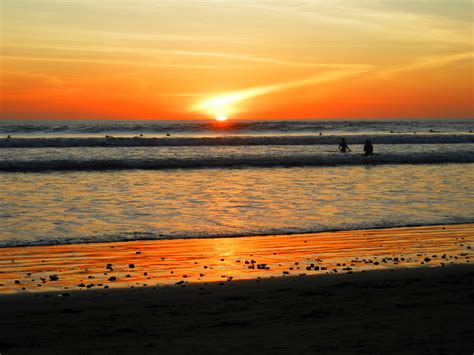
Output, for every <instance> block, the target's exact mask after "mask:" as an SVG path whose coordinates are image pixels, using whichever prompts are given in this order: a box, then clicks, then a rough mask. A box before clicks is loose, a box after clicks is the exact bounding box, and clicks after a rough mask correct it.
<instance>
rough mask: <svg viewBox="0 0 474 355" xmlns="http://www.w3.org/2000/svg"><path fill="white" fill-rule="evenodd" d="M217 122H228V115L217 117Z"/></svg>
mask: <svg viewBox="0 0 474 355" xmlns="http://www.w3.org/2000/svg"><path fill="white" fill-rule="evenodd" d="M216 121H227V116H226V115H218V116H216Z"/></svg>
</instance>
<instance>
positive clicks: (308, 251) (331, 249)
mask: <svg viewBox="0 0 474 355" xmlns="http://www.w3.org/2000/svg"><path fill="white" fill-rule="evenodd" d="M473 244H474V224H464V225H446V226H428V227H415V228H389V229H378V230H377V229H376V230H357V231H342V232H326V233H315V234H300V235H286V236H262V237H241V238H214V239H188V240H183V239H180V240H154V241H134V242H120V243H94V244H72V245H58V246H43V247H26V248H25V247H22V248H0V293H14V292H19V293H21V292H44V291H60V290H67V291H68V292H69V291H70V290H77V289H96V288H104V287H105V288H123V287H143V286H156V287H161V286H164V285H175V284H187V283H193V282H200V283H206V282H216V281H221V282H229V281H236V280H245V279H255V278H258V277H260V278H268V277H278V276H285V277H287V276H302V275H322V274H328V273H329V274H334V273H352V272H358V271H364V270H365V271H369V270H375V269H387V268H406V267H418V266H443V265H450V264H461V263H469V262H470V261H471V259H472V257H473V252H472V249H471V246H472V245H473Z"/></svg>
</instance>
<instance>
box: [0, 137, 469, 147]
mask: <svg viewBox="0 0 474 355" xmlns="http://www.w3.org/2000/svg"><path fill="white" fill-rule="evenodd" d="M348 138H349V144H363V143H364V141H365V140H366V139H367V138H370V139H371V140H372V141H373V143H375V144H460V143H474V134H449V135H448V134H446V135H444V134H443V135H440V134H423V135H421V134H420V135H416V134H410V135H408V134H390V135H369V136H368V135H354V136H350V137H348ZM340 139H341V138H340V136H335V135H330V136H308V135H304V136H226V137H200V138H197V137H165V138H140V137H133V138H122V137H117V138H12V139H7V138H4V139H0V148H70V147H173V146H174V147H179V146H247V145H248V146H252V145H253V146H256V145H327V144H338V143H339V141H340Z"/></svg>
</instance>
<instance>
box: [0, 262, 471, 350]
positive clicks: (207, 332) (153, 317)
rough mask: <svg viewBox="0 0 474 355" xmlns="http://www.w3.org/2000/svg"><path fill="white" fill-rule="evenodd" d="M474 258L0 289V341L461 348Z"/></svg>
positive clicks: (75, 345) (100, 346)
mask: <svg viewBox="0 0 474 355" xmlns="http://www.w3.org/2000/svg"><path fill="white" fill-rule="evenodd" d="M473 286H474V265H453V266H447V267H436V268H428V267H424V268H412V269H406V270H396V271H393V270H392V271H390V270H373V271H368V272H365V273H362V272H360V273H354V274H338V275H331V276H329V275H313V276H307V277H297V276H296V277H277V278H273V279H261V280H241V281H234V282H231V283H224V284H223V285H221V284H220V283H218V282H213V283H209V284H208V285H205V286H203V285H199V284H192V285H189V286H187V287H168V288H166V287H164V288H157V289H153V288H152V287H146V288H135V289H116V290H107V292H104V290H92V291H74V292H71V293H70V295H69V296H68V297H58V295H59V294H58V293H57V292H53V293H44V294H41V295H40V296H36V297H35V295H34V294H32V293H25V294H11V295H1V296H0V315H1V316H0V327H1V329H2V339H1V341H0V351H1V352H2V353H5V354H17V353H18V354H21V353H26V352H34V353H65V352H68V353H70V352H72V353H92V354H94V353H119V354H122V353H130V352H138V353H151V352H165V353H191V352H196V353H222V352H224V351H226V352H231V353H234V352H241V351H245V352H248V353H261V352H264V353H278V354H283V353H288V352H293V353H295V352H296V353H382V352H383V353H389V354H397V353H450V354H458V353H459V354H461V353H470V352H472V349H473V347H474V323H473V322H472V319H473V318H474V306H473V305H474V303H473V300H474V293H473Z"/></svg>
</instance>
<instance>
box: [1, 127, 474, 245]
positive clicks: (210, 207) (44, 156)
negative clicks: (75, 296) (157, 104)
mask: <svg viewBox="0 0 474 355" xmlns="http://www.w3.org/2000/svg"><path fill="white" fill-rule="evenodd" d="M473 126H474V122H473V121H472V120H471V121H448V120H439V121H422V120H419V121H262V122H248V121H239V122H223V123H218V122H215V123H214V122H196V121H186V122H185V121H181V122H173V121H148V122H143V121H139V122H137V121H81V122H78V121H77V122H76V121H67V122H60V121H16V122H13V121H3V122H0V246H2V247H6V246H24V245H43V244H65V243H77V242H103V241H118V240H137V239H165V238H193V237H194V238H203V237H220V236H243V235H268V234H288V233H305V232H317V231H326V230H343V229H359V228H378V227H393V226H411V225H431V224H441V223H474V193H473V192H472V191H473V189H472V188H470V186H472V179H473V177H474V164H473V163H474V134H472V133H470V132H471V131H472V129H473V128H474V127H473ZM7 136H10V138H7ZM105 136H107V138H106V137H105ZM341 137H345V138H346V140H347V142H348V144H349V147H350V148H351V149H352V151H351V152H348V153H340V152H339V151H338V149H337V146H338V144H339V141H340V139H341ZM366 139H370V140H371V141H372V142H373V144H374V148H375V154H374V155H372V156H364V155H363V143H364V141H365V140H366Z"/></svg>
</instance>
